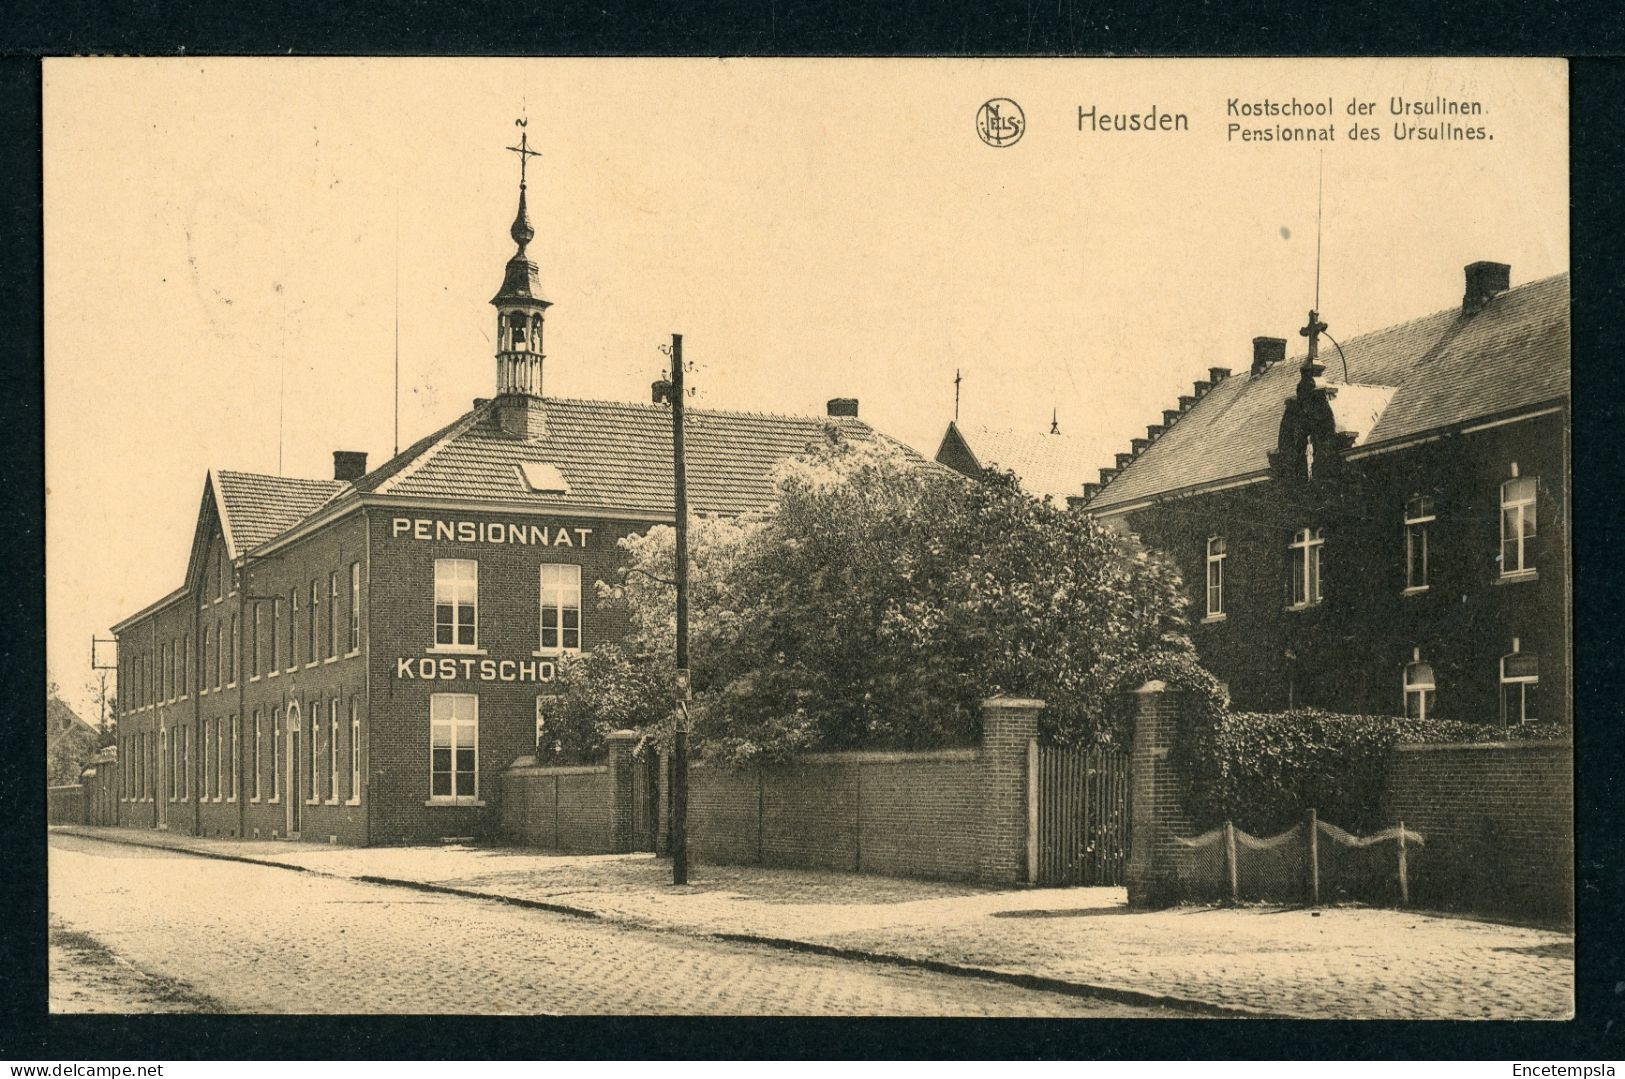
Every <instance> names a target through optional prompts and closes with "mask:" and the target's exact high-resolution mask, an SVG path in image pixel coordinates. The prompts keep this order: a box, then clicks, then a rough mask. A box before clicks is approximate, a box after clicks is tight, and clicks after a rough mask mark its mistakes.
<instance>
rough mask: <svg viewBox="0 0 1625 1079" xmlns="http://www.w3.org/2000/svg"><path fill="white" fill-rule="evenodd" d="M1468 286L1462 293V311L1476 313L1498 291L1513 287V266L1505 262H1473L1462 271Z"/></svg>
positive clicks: (1463, 312) (1466, 313) (1469, 313)
mask: <svg viewBox="0 0 1625 1079" xmlns="http://www.w3.org/2000/svg"><path fill="white" fill-rule="evenodd" d="M1462 273H1463V276H1465V277H1466V279H1467V288H1466V291H1464V292H1463V293H1462V295H1461V313H1462V314H1464V315H1472V314H1476V313H1477V312H1478V311H1480V310H1481V309H1482V308H1483V307H1484V305H1485V304H1487V303H1489V302H1490V301H1491V300H1492V299H1494V298H1495V296H1496V294H1497V293H1501V292H1505V291H1506V290H1507V289H1509V288H1511V287H1512V267H1511V266H1509V265H1507V264H1506V263H1504V262H1473V263H1469V264H1468V265H1467V268H1466V269H1465V270H1463V271H1462Z"/></svg>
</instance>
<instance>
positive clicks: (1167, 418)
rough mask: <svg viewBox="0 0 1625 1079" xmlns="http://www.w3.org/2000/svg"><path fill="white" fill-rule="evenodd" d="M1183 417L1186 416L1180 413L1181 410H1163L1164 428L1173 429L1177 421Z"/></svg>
mask: <svg viewBox="0 0 1625 1079" xmlns="http://www.w3.org/2000/svg"><path fill="white" fill-rule="evenodd" d="M1183 415H1184V413H1183V412H1181V411H1179V409H1177V408H1165V409H1163V410H1162V426H1163V429H1164V430H1166V429H1167V428H1169V427H1172V426H1173V425H1174V422H1175V421H1176V420H1178V419H1179V417H1181V416H1183Z"/></svg>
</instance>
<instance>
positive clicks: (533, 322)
mask: <svg viewBox="0 0 1625 1079" xmlns="http://www.w3.org/2000/svg"><path fill="white" fill-rule="evenodd" d="M530 350H531V351H532V352H540V351H541V350H542V316H541V315H532V316H530Z"/></svg>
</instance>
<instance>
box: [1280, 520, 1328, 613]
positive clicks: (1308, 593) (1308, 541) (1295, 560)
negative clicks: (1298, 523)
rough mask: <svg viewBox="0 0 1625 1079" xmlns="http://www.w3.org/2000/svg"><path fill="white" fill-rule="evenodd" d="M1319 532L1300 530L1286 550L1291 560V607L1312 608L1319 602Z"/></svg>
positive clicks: (1315, 530) (1311, 529) (1313, 529)
mask: <svg viewBox="0 0 1625 1079" xmlns="http://www.w3.org/2000/svg"><path fill="white" fill-rule="evenodd" d="M1321 544H1322V535H1321V530H1320V529H1318V528H1300V529H1298V531H1297V532H1295V533H1293V536H1292V544H1291V546H1290V547H1289V548H1288V550H1289V551H1290V553H1291V556H1292V557H1291V558H1290V559H1289V560H1288V561H1289V565H1290V566H1291V577H1292V581H1291V588H1292V606H1294V607H1312V606H1314V605H1315V604H1317V603H1319V602H1320V549H1321Z"/></svg>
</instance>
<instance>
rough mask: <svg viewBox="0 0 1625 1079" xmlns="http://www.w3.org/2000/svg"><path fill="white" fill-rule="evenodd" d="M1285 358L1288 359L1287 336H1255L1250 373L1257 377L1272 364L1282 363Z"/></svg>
mask: <svg viewBox="0 0 1625 1079" xmlns="http://www.w3.org/2000/svg"><path fill="white" fill-rule="evenodd" d="M1284 359H1286V338H1284V337H1255V338H1253V366H1252V370H1251V371H1249V372H1248V375H1249V376H1250V377H1253V378H1256V377H1258V376H1259V375H1261V374H1263V373H1264V371H1265V369H1266V368H1268V367H1269V365H1270V364H1272V363H1280V362H1281V361H1282V360H1284Z"/></svg>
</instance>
